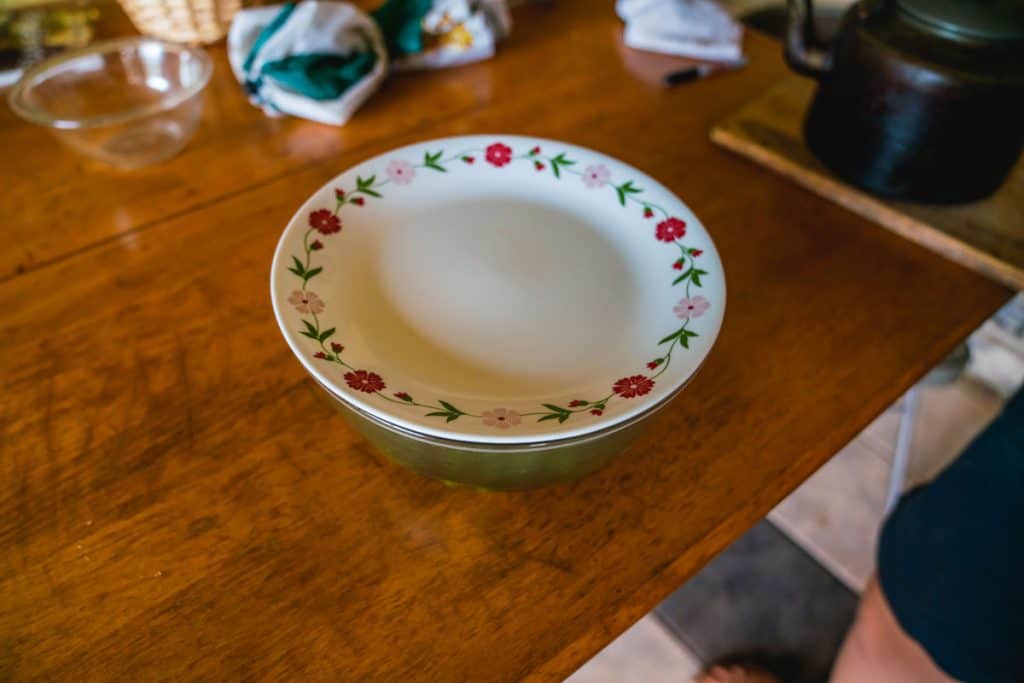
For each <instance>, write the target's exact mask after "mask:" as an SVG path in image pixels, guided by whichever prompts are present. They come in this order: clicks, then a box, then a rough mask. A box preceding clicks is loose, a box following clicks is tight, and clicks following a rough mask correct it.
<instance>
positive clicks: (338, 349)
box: [331, 342, 345, 353]
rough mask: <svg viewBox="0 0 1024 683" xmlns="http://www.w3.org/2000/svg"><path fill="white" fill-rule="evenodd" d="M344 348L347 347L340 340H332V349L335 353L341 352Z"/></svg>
mask: <svg viewBox="0 0 1024 683" xmlns="http://www.w3.org/2000/svg"><path fill="white" fill-rule="evenodd" d="M344 350H345V347H344V346H342V345H341V344H339V343H338V342H331V351H334V352H335V353H341V352H342V351H344Z"/></svg>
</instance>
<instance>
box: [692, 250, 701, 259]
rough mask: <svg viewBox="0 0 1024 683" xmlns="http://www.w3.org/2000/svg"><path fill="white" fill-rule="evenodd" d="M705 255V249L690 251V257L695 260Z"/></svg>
mask: <svg viewBox="0 0 1024 683" xmlns="http://www.w3.org/2000/svg"><path fill="white" fill-rule="evenodd" d="M703 253H704V250H703V249H691V250H690V256H692V257H694V258H697V257H698V256H700V255H701V254H703Z"/></svg>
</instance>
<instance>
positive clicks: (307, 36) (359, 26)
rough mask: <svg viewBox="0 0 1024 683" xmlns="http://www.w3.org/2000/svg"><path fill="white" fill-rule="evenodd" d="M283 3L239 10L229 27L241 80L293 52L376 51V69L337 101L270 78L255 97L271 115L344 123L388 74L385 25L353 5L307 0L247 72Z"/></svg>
mask: <svg viewBox="0 0 1024 683" xmlns="http://www.w3.org/2000/svg"><path fill="white" fill-rule="evenodd" d="M282 7H284V5H271V6H266V7H256V8H253V9H243V10H241V11H240V12H238V13H237V14H235V18H234V20H233V21H232V22H231V29H230V30H229V31H228V60H229V61H230V62H231V70H232V71H233V72H234V74H235V78H237V79H238V81H239V82H240V83H245V82H247V81H250V80H252V79H253V78H254V77H257V76H258V74H259V70H260V68H261V67H262V66H263V64H265V63H266V62H269V61H274V60H278V59H282V58H285V57H288V56H291V55H302V54H311V53H336V54H348V53H349V52H352V51H355V50H358V51H362V50H373V51H374V52H376V53H377V61H376V63H375V64H374V66H373V69H372V70H371V71H370V73H368V74H367V75H366V77H365V78H363V79H362V80H360V81H359V82H357V83H355V84H354V85H352V86H351V87H349V88H348V89H347V90H346V91H345V92H344V93H342V95H341V97H339V98H337V99H335V100H314V99H311V98H309V97H306V96H304V95H301V94H299V93H296V92H294V91H291V90H288V89H286V88H283V87H280V86H278V85H277V84H275V83H274V82H273V81H271V80H269V79H268V80H266V81H265V82H263V83H262V85H261V87H260V90H259V93H258V94H253V95H251V96H250V100H251V101H252V102H253V104H256V105H257V106H260V107H262V108H263V110H264V111H265V112H266V113H267V114H269V115H271V116H280V115H282V114H291V115H292V116H299V117H301V118H305V119H311V120H313V121H319V122H321V123H327V124H331V125H335V126H342V125H344V124H345V123H346V122H347V121H348V120H349V118H350V117H351V116H352V114H354V113H355V112H356V110H357V109H359V107H360V106H362V104H363V102H365V101H366V99H367V98H369V97H370V95H372V94H373V93H374V92H376V90H377V89H378V88H379V87H380V84H381V83H382V82H383V80H384V77H385V75H387V71H388V56H387V50H386V48H385V46H384V40H383V38H382V37H381V34H380V29H379V28H378V27H377V24H376V22H374V21H373V19H371V18H370V17H369V16H367V15H366V14H365V13H363V12H362V11H360V10H359V9H358V8H356V7H354V6H353V5H350V4H348V3H344V2H330V1H329V0H304V1H303V2H300V3H298V5H296V7H295V9H294V10H293V11H292V13H291V15H290V16H289V17H288V19H287V21H286V22H285V23H284V24H283V25H282V26H281V27H280V28H279V29H278V30H277V32H275V33H274V34H273V35H272V36H270V38H269V39H268V40H267V41H266V42H265V43H264V44H263V45H262V47H260V49H259V52H258V54H257V55H256V57H255V59H254V60H253V62H252V63H251V65H250V67H249V69H248V71H247V70H246V69H245V62H246V60H247V59H248V57H249V53H250V52H251V51H252V47H253V44H254V43H255V42H256V39H257V38H258V37H259V35H260V33H261V32H262V31H263V29H264V27H266V26H267V24H269V23H270V22H271V21H273V19H274V17H276V16H277V15H278V13H279V12H280V11H281V9H282Z"/></svg>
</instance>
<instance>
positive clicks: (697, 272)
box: [690, 268, 708, 287]
mask: <svg viewBox="0 0 1024 683" xmlns="http://www.w3.org/2000/svg"><path fill="white" fill-rule="evenodd" d="M707 274H708V271H706V270H701V269H700V268H694V269H693V275H691V276H690V280H692V281H693V284H695V285H697V286H698V287H703V286H704V285H702V284H701V283H700V276H701V275H707Z"/></svg>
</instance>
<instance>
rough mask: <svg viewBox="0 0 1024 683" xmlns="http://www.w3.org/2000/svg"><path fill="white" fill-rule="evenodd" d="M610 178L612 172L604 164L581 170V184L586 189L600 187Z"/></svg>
mask: <svg viewBox="0 0 1024 683" xmlns="http://www.w3.org/2000/svg"><path fill="white" fill-rule="evenodd" d="M611 177H612V172H611V171H609V170H608V167H607V166H605V165H604V164H594V165H593V166H587V167H586V168H585V169H583V184H584V185H586V186H587V187H601V186H602V185H604V184H605V183H607V182H608V179H609V178H611Z"/></svg>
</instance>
